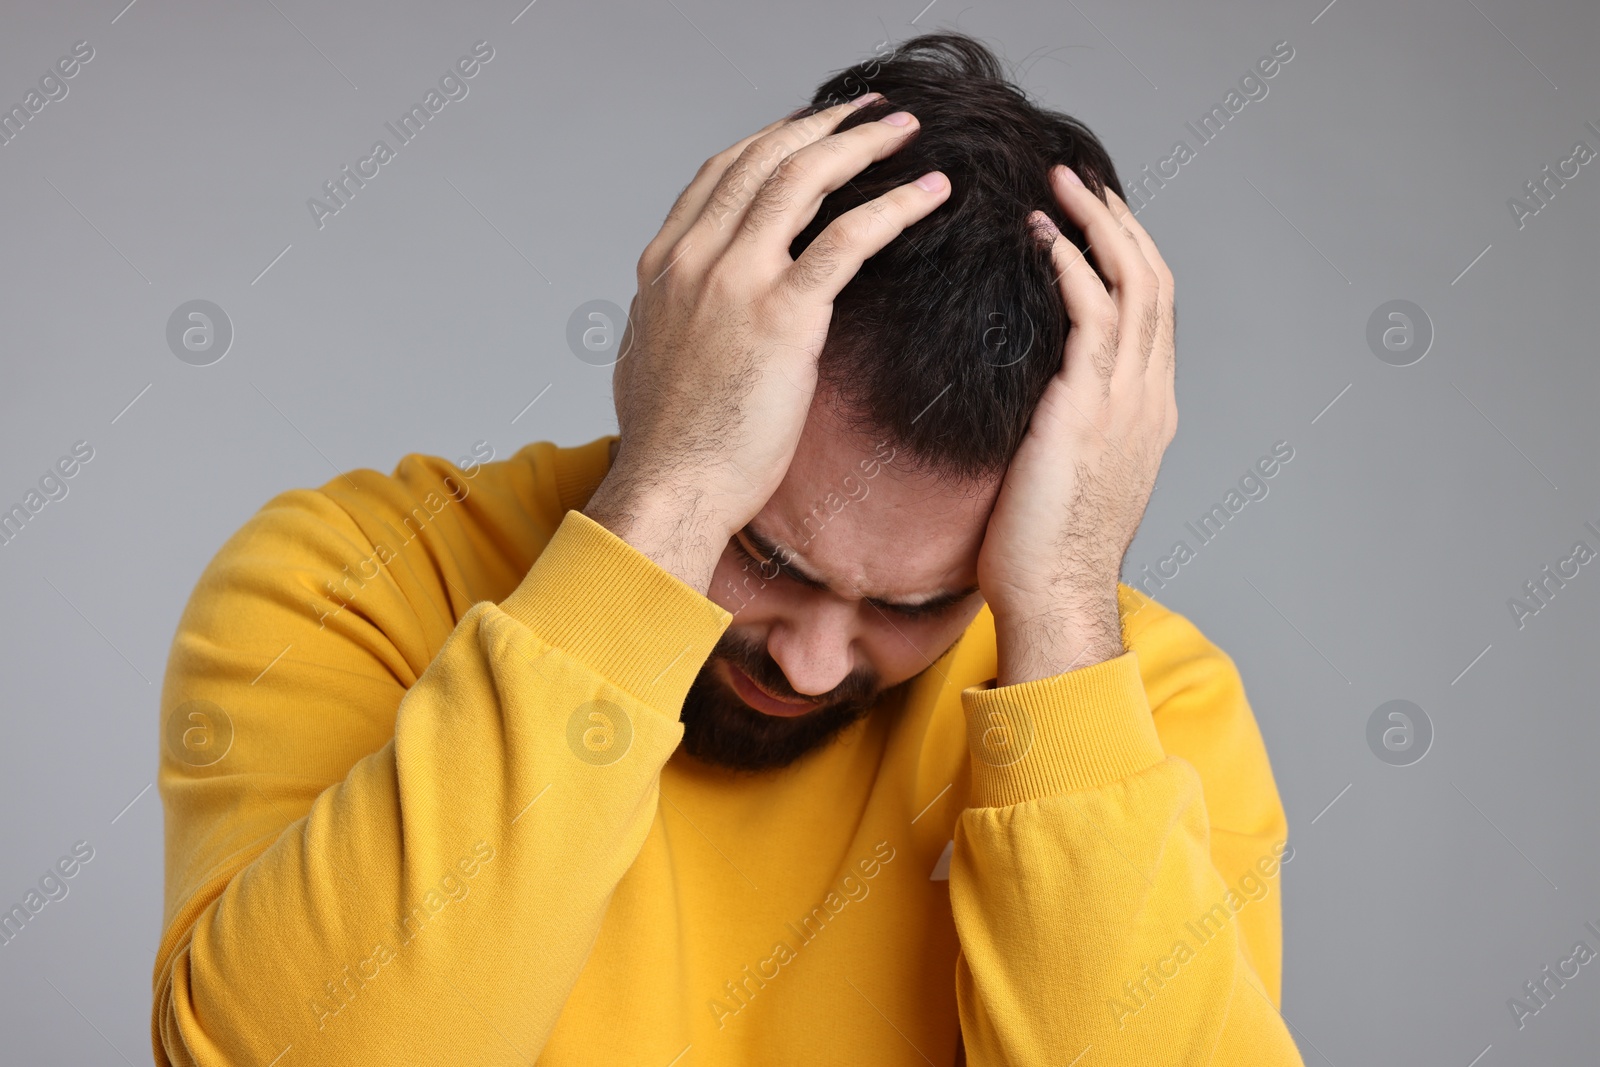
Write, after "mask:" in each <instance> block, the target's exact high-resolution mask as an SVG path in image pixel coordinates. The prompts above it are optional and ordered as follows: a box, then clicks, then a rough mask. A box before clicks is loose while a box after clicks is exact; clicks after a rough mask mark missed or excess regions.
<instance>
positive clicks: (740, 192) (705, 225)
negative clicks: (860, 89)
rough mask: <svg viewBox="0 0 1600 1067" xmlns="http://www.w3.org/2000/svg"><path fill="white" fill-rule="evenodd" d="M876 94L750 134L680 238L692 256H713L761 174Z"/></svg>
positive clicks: (753, 192) (751, 197)
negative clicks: (691, 249) (689, 245)
mask: <svg viewBox="0 0 1600 1067" xmlns="http://www.w3.org/2000/svg"><path fill="white" fill-rule="evenodd" d="M880 96H881V94H876V93H869V94H867V95H866V96H862V97H857V98H856V99H855V100H852V101H851V102H849V103H847V104H839V105H837V106H835V107H830V108H828V109H827V110H825V111H819V112H817V113H816V114H814V115H805V116H802V117H801V118H798V119H795V120H794V121H792V122H785V123H783V124H782V125H781V126H779V127H778V128H776V129H773V130H770V131H768V132H767V133H764V134H762V135H760V136H758V137H756V138H755V139H754V140H753V141H751V142H750V143H749V144H748V145H746V146H745V148H744V149H743V150H742V151H740V152H739V153H738V154H737V155H736V156H735V158H734V159H733V161H732V162H731V163H729V164H728V167H727V169H726V170H725V171H723V173H722V175H721V177H720V178H718V179H717V180H716V182H715V183H714V184H713V185H712V187H711V191H710V193H709V195H708V196H707V197H706V202H705V204H704V206H703V207H702V208H701V210H700V211H699V213H698V215H697V216H696V217H695V219H694V221H693V222H692V223H691V224H690V225H689V229H688V231H687V232H686V233H685V234H684V237H683V240H685V241H687V242H689V243H692V244H693V245H695V248H696V251H695V255H697V256H699V257H701V258H702V259H705V258H708V257H714V255H715V254H716V253H717V252H719V251H720V250H721V249H723V248H725V247H726V246H727V244H728V242H729V241H730V240H731V239H732V235H733V233H734V232H735V231H736V230H737V229H738V226H739V224H740V222H741V221H742V220H743V218H744V213H745V210H746V209H747V208H748V207H749V205H750V202H751V201H752V200H754V199H755V196H756V193H757V192H759V191H760V189H761V186H762V185H763V184H764V183H765V182H766V180H767V178H768V177H769V176H770V175H771V174H772V172H773V171H774V170H776V169H777V168H778V166H779V164H781V163H782V162H783V161H784V160H785V159H787V158H788V157H789V156H790V155H791V154H793V153H795V152H798V151H799V150H801V149H802V148H805V147H806V146H807V145H810V144H813V143H815V142H817V141H819V140H821V139H822V138H824V137H826V136H828V135H829V134H831V133H832V132H833V131H834V129H835V128H836V127H837V126H838V125H839V123H841V122H843V121H844V119H845V117H846V116H847V115H851V114H854V113H855V111H856V109H857V108H858V107H863V106H865V105H866V104H870V103H872V102H873V100H874V99H878V98H879V97H880Z"/></svg>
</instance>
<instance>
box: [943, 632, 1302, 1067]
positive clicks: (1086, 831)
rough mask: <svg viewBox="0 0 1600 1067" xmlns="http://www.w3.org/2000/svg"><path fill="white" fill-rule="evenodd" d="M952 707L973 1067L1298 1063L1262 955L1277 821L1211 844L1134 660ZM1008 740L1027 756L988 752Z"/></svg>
mask: <svg viewBox="0 0 1600 1067" xmlns="http://www.w3.org/2000/svg"><path fill="white" fill-rule="evenodd" d="M964 703H965V704H966V706H967V716H968V727H969V733H970V735H971V738H972V741H971V747H972V750H973V754H974V761H973V797H972V801H971V806H970V807H969V808H968V810H967V811H966V812H964V813H963V815H962V817H961V821H960V822H959V824H958V826H957V832H956V847H955V853H954V856H953V859H952V866H951V905H952V909H953V913H954V918H955V922H956V928H957V933H958V935H959V937H960V940H961V949H962V952H961V958H960V963H959V965H958V969H957V974H956V981H957V998H958V1005H959V1009H960V1012H961V1026H962V1032H963V1034H964V1036H965V1039H966V1047H967V1053H968V1061H969V1062H970V1063H972V1064H974V1067H978V1065H986V1064H1001V1063H1036V1062H1070V1061H1071V1060H1072V1059H1073V1058H1074V1057H1075V1056H1078V1055H1079V1054H1080V1053H1082V1052H1083V1051H1084V1050H1085V1049H1086V1048H1088V1047H1090V1046H1093V1048H1094V1050H1095V1051H1094V1056H1095V1059H1096V1062H1100V1063H1108V1064H1117V1063H1128V1064H1135V1063H1137V1064H1142V1065H1147V1064H1157V1063H1163V1064H1164V1063H1171V1064H1189V1063H1194V1064H1203V1063H1210V1062H1251V1063H1257V1064H1263V1065H1269V1064H1270V1065H1290V1064H1299V1063H1300V1059H1299V1057H1298V1053H1297V1052H1296V1051H1295V1049H1294V1044H1293V1042H1292V1041H1291V1040H1290V1038H1289V1036H1288V1032H1287V1029H1286V1028H1285V1026H1284V1024H1283V1023H1282V1021H1281V1019H1280V1018H1279V1017H1278V1015H1277V1012H1276V1008H1275V1006H1274V1004H1273V1002H1272V997H1273V996H1275V995H1276V989H1275V988H1274V987H1275V984H1276V977H1277V960H1276V958H1275V956H1274V958H1273V959H1271V960H1267V959H1265V958H1264V954H1265V953H1268V952H1272V953H1275V952H1276V951H1277V945H1278V939H1277V937H1276V936H1275V935H1276V931H1277V929H1278V923H1279V917H1278V908H1277V900H1276V897H1275V896H1274V895H1273V890H1274V889H1275V880H1274V879H1273V878H1272V877H1270V876H1269V875H1270V874H1275V873H1276V870H1277V866H1278V862H1279V861H1278V856H1279V854H1281V845H1282V842H1281V839H1280V840H1278V841H1276V842H1275V841H1274V840H1272V837H1273V835H1274V834H1275V833H1276V832H1277V830H1278V828H1279V827H1281V813H1280V818H1279V819H1271V818H1263V819H1262V820H1261V821H1260V824H1259V826H1257V827H1255V828H1253V829H1252V831H1251V832H1249V833H1244V834H1240V833H1235V832H1228V833H1227V838H1228V840H1227V843H1226V847H1225V848H1222V849H1218V847H1217V843H1216V841H1215V840H1214V839H1213V830H1212V827H1211V826H1210V817H1209V813H1208V809H1207V805H1206V799H1205V794H1204V791H1203V789H1202V787H1201V781H1200V778H1199V775H1198V774H1197V772H1196V770H1195V768H1194V767H1193V766H1192V765H1191V764H1189V763H1188V762H1186V761H1185V760H1183V759H1180V758H1176V757H1173V756H1169V755H1165V754H1164V753H1163V746H1162V744H1161V741H1160V739H1159V736H1158V735H1157V733H1156V731H1155V728H1154V723H1153V720H1152V717H1151V711H1150V708H1149V706H1148V703H1147V700H1146V696H1145V692H1144V689H1143V686H1142V683H1141V678H1140V675H1139V671H1138V657H1137V653H1126V654H1124V655H1122V656H1119V657H1113V658H1112V659H1110V660H1107V661H1104V662H1102V663H1099V664H1096V665H1094V666H1091V667H1086V668H1077V669H1074V670H1071V671H1068V672H1065V673H1062V674H1058V675H1053V676H1049V677H1046V678H1044V679H1041V680H1038V681H1035V682H1032V683H1026V684H1020V685H1016V686H1012V687H1010V688H1009V689H1006V688H997V689H991V690H969V691H967V693H965V694H964ZM1002 735H1003V736H1009V737H1015V738H1021V739H1022V743H1020V744H1017V745H1014V746H1012V747H1011V748H1009V749H996V748H994V747H993V746H992V745H991V744H990V743H989V738H991V737H995V736H1002ZM1255 785H1256V788H1257V789H1259V790H1261V791H1262V792H1263V793H1264V794H1265V795H1264V796H1263V797H1262V798H1261V799H1262V801H1263V804H1262V805H1258V807H1259V806H1264V804H1265V802H1266V801H1270V802H1271V803H1272V804H1276V798H1275V796H1273V795H1271V789H1270V779H1268V780H1266V781H1257V782H1256V783H1255ZM1275 850H1276V851H1275ZM1219 855H1221V856H1223V857H1224V858H1223V860H1221V861H1220V863H1221V865H1220V866H1219V859H1218V857H1219ZM1258 861H1260V862H1261V863H1264V864H1266V867H1265V868H1263V867H1258V866H1256V863H1257V862H1258ZM1234 905H1238V907H1235V906H1234ZM1218 908H1220V909H1221V910H1220V911H1219V910H1217V909H1218ZM1246 913H1248V914H1246ZM1196 931H1198V934H1197V933H1196ZM1202 938H1203V939H1202ZM1180 943H1182V944H1183V945H1184V946H1185V947H1184V948H1182V949H1180V948H1179V947H1178V946H1179V944H1180ZM1257 957H1261V958H1262V959H1261V962H1262V963H1263V964H1265V965H1266V968H1265V969H1266V970H1267V971H1268V972H1269V974H1270V979H1263V978H1262V977H1261V976H1260V975H1258V973H1257V970H1256V964H1255V960H1256V958H1257ZM1152 976H1153V977H1152ZM1240 1048H1247V1049H1248V1050H1249V1051H1248V1054H1246V1053H1243V1052H1239V1051H1238V1050H1239V1049H1240ZM1224 1049H1231V1050H1235V1051H1234V1053H1233V1054H1230V1055H1223V1054H1222V1052H1221V1050H1224ZM1213 1053H1216V1058H1215V1059H1213Z"/></svg>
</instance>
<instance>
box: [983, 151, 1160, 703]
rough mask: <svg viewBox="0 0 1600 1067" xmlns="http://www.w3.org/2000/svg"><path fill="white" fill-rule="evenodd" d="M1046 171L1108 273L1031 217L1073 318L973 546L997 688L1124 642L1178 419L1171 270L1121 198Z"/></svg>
mask: <svg viewBox="0 0 1600 1067" xmlns="http://www.w3.org/2000/svg"><path fill="white" fill-rule="evenodd" d="M1050 180H1051V185H1052V187H1053V188H1054V191H1055V195H1056V200H1057V202H1058V203H1059V204H1060V205H1061V208H1062V210H1063V211H1064V212H1065V213H1066V215H1067V217H1068V218H1070V219H1071V220H1072V221H1073V222H1074V223H1075V224H1076V225H1077V226H1078V227H1079V228H1080V229H1081V230H1082V231H1083V233H1084V236H1085V238H1086V239H1087V241H1088V245H1089V251H1090V252H1091V253H1092V255H1093V256H1094V262H1095V263H1096V264H1097V265H1098V266H1099V268H1100V270H1101V272H1102V273H1103V274H1104V275H1105V279H1106V282H1105V283H1102V281H1101V280H1100V277H1099V275H1097V274H1096V273H1095V271H1094V270H1093V269H1092V268H1091V266H1090V264H1089V263H1088V261H1087V260H1086V259H1085V257H1084V254H1083V253H1082V252H1080V251H1079V250H1078V249H1077V248H1076V247H1075V246H1074V245H1073V244H1072V242H1070V241H1068V240H1067V239H1066V238H1065V237H1064V236H1062V235H1061V233H1060V232H1059V231H1058V230H1057V229H1056V228H1055V226H1054V225H1053V224H1052V223H1051V222H1050V220H1049V219H1048V217H1047V216H1045V215H1044V213H1042V212H1035V213H1034V214H1033V215H1032V216H1031V218H1030V222H1031V223H1032V224H1033V225H1035V226H1036V227H1037V228H1038V230H1039V232H1040V234H1041V239H1045V240H1050V239H1053V243H1052V244H1051V257H1052V260H1053V262H1054V264H1055V269H1056V272H1057V275H1058V277H1057V286H1058V287H1059V288H1060V290H1061V297H1062V300H1063V301H1064V302H1065V303H1066V308H1067V314H1068V317H1069V319H1070V320H1071V323H1072V325H1071V328H1070V329H1069V330H1068V331H1067V339H1066V345H1065V349H1064V351H1063V354H1062V360H1061V369H1060V370H1058V371H1057V372H1056V374H1055V376H1054V377H1053V378H1052V379H1051V381H1050V384H1049V386H1048V387H1047V388H1046V389H1045V392H1044V395H1043V397H1042V398H1041V399H1040V401H1039V404H1038V406H1037V407H1036V408H1035V409H1034V412H1033V418H1032V420H1031V421H1030V423H1029V425H1028V432H1027V434H1026V436H1025V437H1024V439H1023V442H1022V445H1021V447H1020V448H1019V449H1018V450H1017V453H1016V455H1015V456H1014V457H1013V458H1012V460H1011V464H1010V467H1009V468H1008V469H1007V471H1006V475H1005V480H1004V482H1003V484H1002V486H1001V490H1000V495H999V497H998V499H997V500H996V502H995V507H994V511H993V513H992V514H991V515H990V517H989V525H988V529H987V531H986V532H985V534H984V540H983V548H982V550H981V551H980V552H979V555H978V584H979V586H980V588H981V589H982V592H983V596H984V599H985V600H986V601H987V602H988V604H989V608H990V610H991V611H992V612H993V614H994V619H995V634H996V639H997V641H998V655H999V662H998V676H997V678H996V684H997V685H1013V684H1017V683H1020V682H1028V681H1033V680H1035V679H1039V678H1047V677H1050V676H1052V675H1055V674H1060V673H1063V672H1065V671H1068V670H1072V669H1074V668H1077V667H1086V666H1089V665H1091V664H1095V663H1100V662H1102V661H1104V660H1107V659H1111V658H1112V657H1114V656H1118V655H1121V654H1122V653H1123V652H1124V651H1125V649H1124V647H1123V643H1122V629H1121V618H1120V615H1119V613H1118V609H1117V582H1118V580H1119V577H1120V575H1121V572H1122V558H1123V556H1124V555H1125V554H1126V553H1127V551H1128V545H1129V544H1130V543H1131V542H1132V541H1133V535H1134V531H1135V530H1136V529H1137V528H1138V526H1139V521H1140V519H1141V518H1142V517H1143V516H1144V510H1145V506H1146V505H1147V504H1148V503H1149V501H1150V492H1151V490H1152V489H1153V488H1154V486H1155V478H1156V471H1157V470H1158V469H1159V468H1160V466H1161V456H1162V454H1163V453H1164V452H1165V451H1166V448H1167V444H1168V443H1169V442H1170V441H1171V440H1172V436H1173V434H1174V433H1175V432H1177V428H1178V406H1177V400H1176V396H1175V392H1174V386H1173V381H1174V366H1175V363H1174V359H1175V346H1174V341H1173V302H1172V296H1173V279H1172V271H1171V270H1169V269H1168V268H1167V265H1166V263H1165V262H1164V261H1163V260H1162V258H1161V255H1160V253H1159V252H1157V251H1156V246H1155V242H1153V241H1152V240H1151V239H1150V235H1149V234H1147V233H1146V232H1145V230H1144V227H1143V226H1141V225H1139V223H1138V221H1137V220H1136V219H1135V218H1134V217H1133V212H1131V211H1130V210H1128V205H1127V204H1125V203H1123V201H1122V199H1121V197H1119V196H1117V194H1116V193H1114V192H1112V191H1111V190H1110V189H1109V188H1108V189H1107V190H1106V202H1102V201H1101V200H1100V198H1099V197H1097V196H1095V194H1094V193H1092V192H1090V191H1089V190H1088V189H1087V188H1085V187H1084V186H1083V185H1082V184H1081V183H1080V182H1079V181H1078V180H1077V178H1076V176H1075V175H1072V172H1071V171H1069V170H1068V169H1067V168H1066V167H1062V166H1057V167H1053V168H1051V175H1050ZM1106 283H1109V286H1110V288H1109V290H1108V289H1107V284H1106Z"/></svg>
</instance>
